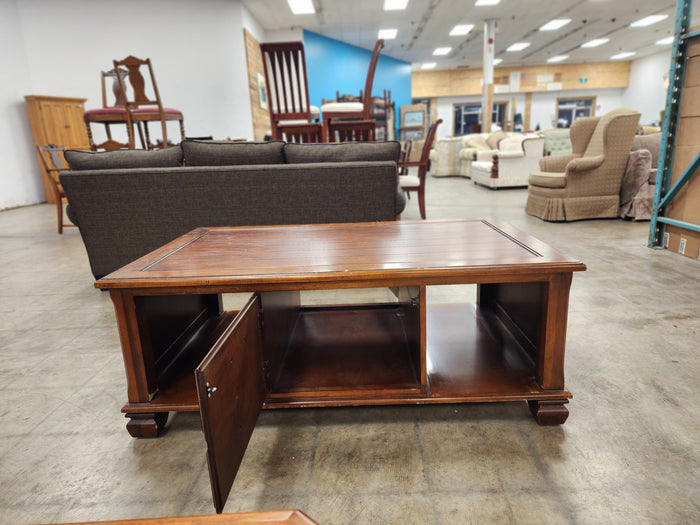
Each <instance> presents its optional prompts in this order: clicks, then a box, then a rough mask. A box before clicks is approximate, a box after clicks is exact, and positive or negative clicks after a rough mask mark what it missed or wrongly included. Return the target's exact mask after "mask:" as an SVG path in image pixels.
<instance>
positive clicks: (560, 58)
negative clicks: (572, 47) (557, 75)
mask: <svg viewBox="0 0 700 525" xmlns="http://www.w3.org/2000/svg"><path fill="white" fill-rule="evenodd" d="M567 58H569V55H557V56H555V57H552V58H548V59H547V62H562V61H564V60H566V59H567Z"/></svg>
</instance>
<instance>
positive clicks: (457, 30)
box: [450, 24, 474, 36]
mask: <svg viewBox="0 0 700 525" xmlns="http://www.w3.org/2000/svg"><path fill="white" fill-rule="evenodd" d="M472 29H474V24H459V25H456V26H454V27H453V28H452V31H450V36H464V35H466V34H467V33H469V31H471V30H472Z"/></svg>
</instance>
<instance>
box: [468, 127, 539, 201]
mask: <svg viewBox="0 0 700 525" xmlns="http://www.w3.org/2000/svg"><path fill="white" fill-rule="evenodd" d="M543 151H544V137H542V135H540V134H538V133H528V134H513V135H512V136H510V137H507V138H504V139H502V140H501V141H500V142H499V144H498V151H496V152H490V151H488V152H487V151H482V152H478V153H477V154H476V160H475V161H473V162H472V165H471V177H472V180H473V181H474V183H475V184H481V185H483V186H488V187H489V188H494V189H495V188H513V187H519V186H527V183H528V178H529V176H530V173H531V172H532V171H536V170H537V169H539V160H540V159H541V158H542V154H543Z"/></svg>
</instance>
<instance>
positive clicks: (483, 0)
mask: <svg viewBox="0 0 700 525" xmlns="http://www.w3.org/2000/svg"><path fill="white" fill-rule="evenodd" d="M500 2H501V0H476V3H475V4H474V5H477V6H483V5H498V4H499V3H500Z"/></svg>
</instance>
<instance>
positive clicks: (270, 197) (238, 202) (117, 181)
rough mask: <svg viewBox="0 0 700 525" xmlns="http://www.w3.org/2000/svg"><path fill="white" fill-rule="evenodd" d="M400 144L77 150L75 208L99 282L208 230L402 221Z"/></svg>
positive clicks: (207, 144)
mask: <svg viewBox="0 0 700 525" xmlns="http://www.w3.org/2000/svg"><path fill="white" fill-rule="evenodd" d="M399 151H400V145H399V143H398V142H374V143H340V144H285V143H283V142H267V143H252V142H213V141H184V142H183V143H182V144H181V145H180V146H175V147H171V148H166V149H163V150H155V151H144V150H117V151H108V152H98V153H95V152H85V151H67V152H66V160H67V162H68V164H69V165H70V167H71V170H70V171H67V172H64V173H62V174H61V176H60V180H61V184H62V185H63V188H64V190H65V193H66V197H67V199H68V209H67V213H68V216H69V217H70V219H71V220H72V221H73V222H74V223H75V224H76V225H77V226H78V228H79V230H80V235H81V236H82V239H83V242H84V244H85V248H86V250H87V254H88V259H89V261H90V267H91V270H92V273H93V275H94V276H95V278H96V279H99V278H101V277H103V276H105V275H107V274H108V273H111V272H113V271H114V270H117V269H118V268H120V267H122V266H124V265H125V264H128V263H129V262H131V261H133V260H135V259H137V258H138V257H141V256H143V255H145V254H147V253H148V252H150V251H152V250H154V249H156V248H158V247H160V246H162V245H163V244H165V243H167V242H169V241H171V240H173V239H175V238H176V237H178V236H180V235H182V234H184V233H187V232H188V231H190V230H192V229H194V228H198V227H213V226H252V225H273V224H312V223H333V222H374V221H388V220H396V218H397V216H398V215H399V214H400V213H401V212H402V211H403V208H404V206H405V199H404V196H403V193H402V192H401V189H400V188H399V187H398V183H397V182H398V181H397V169H396V162H397V160H398V156H399Z"/></svg>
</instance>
